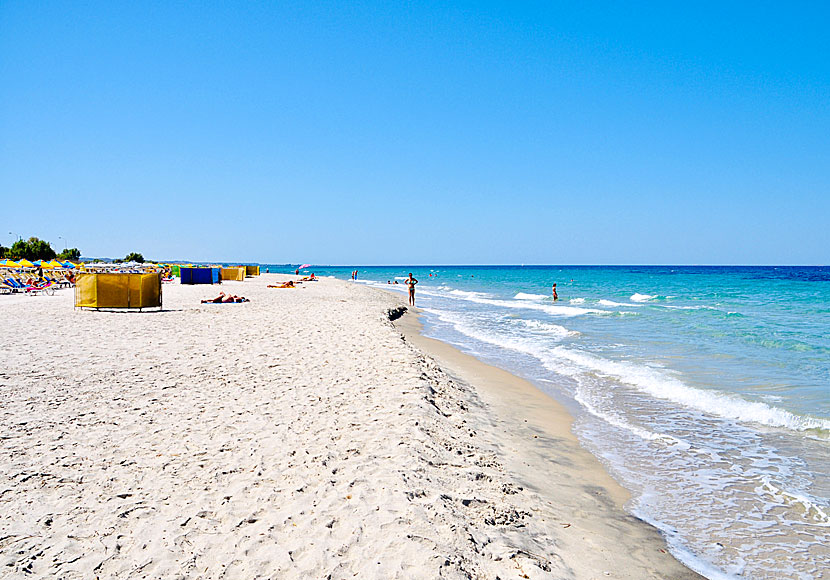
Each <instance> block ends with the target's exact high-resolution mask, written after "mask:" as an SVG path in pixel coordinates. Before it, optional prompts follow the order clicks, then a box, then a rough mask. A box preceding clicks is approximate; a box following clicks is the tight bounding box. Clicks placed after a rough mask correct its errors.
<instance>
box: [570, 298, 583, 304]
mask: <svg viewBox="0 0 830 580" xmlns="http://www.w3.org/2000/svg"><path fill="white" fill-rule="evenodd" d="M571 304H585V299H584V298H571Z"/></svg>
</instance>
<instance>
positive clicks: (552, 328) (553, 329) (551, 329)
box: [518, 319, 580, 337]
mask: <svg viewBox="0 0 830 580" xmlns="http://www.w3.org/2000/svg"><path fill="white" fill-rule="evenodd" d="M518 322H519V323H520V324H522V325H523V326H525V327H526V328H529V329H531V330H533V331H536V332H541V333H544V334H551V335H554V336H560V337H565V336H579V334H580V333H579V332H577V331H576V330H569V329H567V328H565V327H564V326H559V325H558V324H551V323H550V322H543V321H541V320H532V319H531V320H524V319H518Z"/></svg>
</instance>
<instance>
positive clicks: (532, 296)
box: [513, 292, 548, 300]
mask: <svg viewBox="0 0 830 580" xmlns="http://www.w3.org/2000/svg"><path fill="white" fill-rule="evenodd" d="M547 298H548V296H547V295H545V294H526V293H524V292H519V293H518V294H516V295H515V296H514V297H513V299H514V300H545V299H547Z"/></svg>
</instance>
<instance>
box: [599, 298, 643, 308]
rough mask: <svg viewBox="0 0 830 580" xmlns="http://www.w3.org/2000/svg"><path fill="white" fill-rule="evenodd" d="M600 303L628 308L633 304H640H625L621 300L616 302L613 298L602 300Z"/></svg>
mask: <svg viewBox="0 0 830 580" xmlns="http://www.w3.org/2000/svg"><path fill="white" fill-rule="evenodd" d="M599 303H600V304H601V305H602V306H624V307H626V308H631V307H632V306H640V305H639V304H623V303H621V302H614V301H613V300H605V299H603V300H600V301H599Z"/></svg>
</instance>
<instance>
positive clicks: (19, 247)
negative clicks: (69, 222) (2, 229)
mask: <svg viewBox="0 0 830 580" xmlns="http://www.w3.org/2000/svg"><path fill="white" fill-rule="evenodd" d="M5 258H8V259H9V260H23V259H26V260H29V261H30V262H34V261H35V260H54V259H55V258H57V259H58V260H61V261H63V260H70V261H73V262H77V261H78V260H80V259H81V250H79V249H78V248H67V249H65V250H63V251H62V252H55V250H54V248H52V244H50V243H49V242H47V241H46V240H41V239H40V238H36V237H31V238H29V239H28V240H22V239H21V240H17V241H16V242H15V243H13V244H12V247H11V248H7V247H6V246H4V245H2V244H0V260H2V259H5ZM94 261H96V262H100V261H101V260H94ZM114 262H139V263H144V262H145V260H144V256H142V255H141V254H139V253H138V252H130V253H129V254H127V256H126V257H125V258H124V259H123V260H114Z"/></svg>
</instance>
